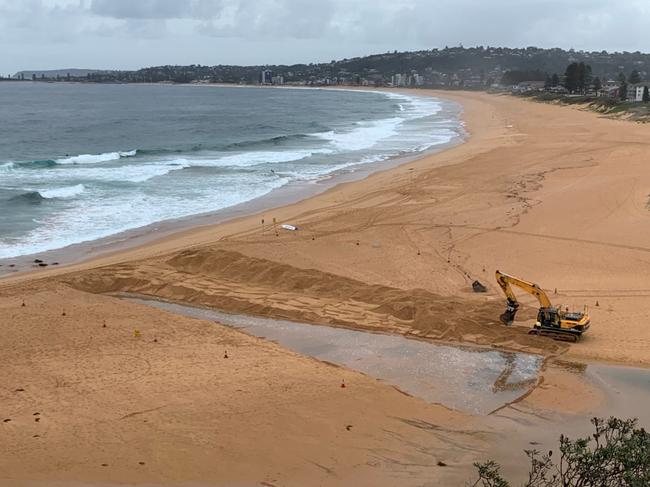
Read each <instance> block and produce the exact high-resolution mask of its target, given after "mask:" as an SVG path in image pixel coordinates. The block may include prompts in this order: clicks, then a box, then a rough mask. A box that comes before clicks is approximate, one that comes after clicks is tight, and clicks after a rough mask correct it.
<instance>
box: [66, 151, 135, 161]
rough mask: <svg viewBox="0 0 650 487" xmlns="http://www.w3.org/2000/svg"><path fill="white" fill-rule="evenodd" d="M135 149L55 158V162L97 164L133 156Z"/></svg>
mask: <svg viewBox="0 0 650 487" xmlns="http://www.w3.org/2000/svg"><path fill="white" fill-rule="evenodd" d="M136 153H137V150H130V151H120V152H105V153H103V154H80V155H78V156H72V157H64V158H63V159H57V160H56V161H55V162H56V163H57V164H98V163H100V162H109V161H117V160H119V159H121V158H122V157H133V156H135V155H136Z"/></svg>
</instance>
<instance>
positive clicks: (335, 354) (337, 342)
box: [128, 297, 543, 415]
mask: <svg viewBox="0 0 650 487" xmlns="http://www.w3.org/2000/svg"><path fill="white" fill-rule="evenodd" d="M128 299H129V300H130V301H133V302H137V303H140V304H145V305H148V306H154V307H156V308H160V309H163V310H166V311H170V312H172V313H177V314H180V315H184V316H190V317H194V318H200V319H205V320H212V321H218V322H219V323H222V324H224V325H228V326H231V327H234V328H237V329H239V330H242V331H244V332H246V333H248V334H250V335H253V336H256V337H260V338H265V339H267V340H272V341H275V342H277V343H278V344H280V345H281V346H283V347H285V348H288V349H290V350H293V351H295V352H298V353H301V354H303V355H308V356H310V357H314V358H316V359H319V360H324V361H327V362H331V363H334V364H337V365H340V366H343V367H346V368H349V369H352V370H356V371H359V372H362V373H364V374H366V375H368V376H370V377H374V378H375V379H378V380H381V381H384V382H386V383H387V384H390V385H393V386H395V387H397V388H399V389H400V390H402V391H404V392H406V393H408V394H411V395H413V396H416V397H419V398H421V399H424V400H425V401H427V402H430V403H439V404H442V405H444V406H446V407H449V408H452V409H456V410H461V411H467V412H470V413H474V414H482V415H485V414H489V413H490V412H492V411H494V410H495V409H497V408H499V407H501V406H503V405H504V404H506V403H509V402H511V401H514V400H515V399H517V398H518V397H520V396H522V395H523V394H525V393H526V392H528V391H529V389H530V388H531V387H533V386H534V385H535V384H536V381H537V375H538V373H539V370H540V367H541V365H542V360H543V358H542V357H541V356H539V355H532V354H525V353H513V352H504V351H499V350H491V349H482V348H472V347H465V346H462V347H456V346H450V345H440V344H438V343H432V342H427V341H422V340H415V339H409V338H405V337H403V336H400V335H386V334H378V333H371V332H367V331H357V330H349V329H344V328H334V327H330V326H321V325H310V324H306V323H295V322H291V321H284V320H276V319H271V318H260V317H255V316H245V315H232V314H228V313H223V312H219V311H215V310H211V309H204V308H196V307H191V306H185V305H179V304H172V303H167V302H162V301H156V300H149V299H140V298H132V297H129V298H128Z"/></svg>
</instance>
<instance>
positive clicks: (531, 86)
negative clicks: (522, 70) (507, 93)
mask: <svg viewBox="0 0 650 487" xmlns="http://www.w3.org/2000/svg"><path fill="white" fill-rule="evenodd" d="M543 89H544V81H537V80H534V81H522V82H520V83H517V84H516V85H515V86H513V88H512V90H513V91H515V92H518V93H524V92H527V91H542V90H543Z"/></svg>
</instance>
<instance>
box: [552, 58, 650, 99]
mask: <svg viewBox="0 0 650 487" xmlns="http://www.w3.org/2000/svg"><path fill="white" fill-rule="evenodd" d="M617 81H618V97H619V99H620V100H621V101H626V100H627V95H628V86H629V85H637V84H639V83H641V82H642V81H643V80H642V78H641V74H640V73H639V72H638V71H637V70H636V69H635V70H632V72H631V73H630V75H629V76H625V73H619V75H618V80H617ZM544 86H545V88H547V89H549V88H555V87H558V86H562V87H564V88H565V89H566V90H567V91H568V92H569V93H570V94H581V95H586V94H587V93H589V92H591V91H593V92H596V94H600V92H601V90H602V89H603V82H602V80H601V79H600V78H599V77H598V76H593V73H592V69H591V66H590V65H589V64H586V63H584V62H579V63H578V62H573V63H571V64H569V65H568V66H567V68H566V70H565V72H564V76H563V77H562V79H560V76H558V74H557V73H554V74H553V75H548V74H547V75H546V77H545V82H544ZM642 101H643V102H644V103H648V102H650V92H649V91H648V86H644V87H643V98H642Z"/></svg>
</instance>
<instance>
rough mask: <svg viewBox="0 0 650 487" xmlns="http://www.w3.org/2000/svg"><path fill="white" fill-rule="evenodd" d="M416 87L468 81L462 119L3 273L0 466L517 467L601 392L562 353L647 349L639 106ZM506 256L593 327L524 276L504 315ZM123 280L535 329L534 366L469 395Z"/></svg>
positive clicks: (119, 471)
mask: <svg viewBox="0 0 650 487" xmlns="http://www.w3.org/2000/svg"><path fill="white" fill-rule="evenodd" d="M424 93H430V94H432V95H435V96H441V97H445V98H447V99H450V100H453V101H455V102H457V103H459V104H461V105H462V107H463V110H464V112H463V115H462V118H463V120H464V121H465V123H466V129H467V131H468V133H469V134H470V136H469V138H468V140H467V141H466V142H465V143H463V144H460V145H458V146H455V147H452V148H449V149H447V150H444V151H442V152H439V153H435V154H431V155H427V156H425V157H422V158H419V159H417V160H413V161H409V162H408V163H406V164H403V165H401V166H399V167H397V168H393V169H389V170H386V171H383V172H378V173H375V174H372V175H370V176H368V177H367V178H365V179H363V180H361V181H352V182H348V183H344V184H340V185H337V186H335V187H333V188H331V189H329V190H327V191H326V192H324V193H322V194H319V195H316V196H314V197H311V198H309V199H306V200H304V201H300V202H298V203H295V204H290V205H287V206H283V207H281V208H276V209H273V210H269V211H263V212H261V213H258V214H255V215H252V216H245V217H240V218H237V219H234V220H231V221H228V222H225V223H222V224H219V225H212V226H204V227H201V228H195V229H188V230H183V231H181V232H178V233H175V234H172V235H167V236H164V237H163V238H160V239H158V240H155V241H152V242H147V243H146V244H144V245H139V246H136V247H133V248H128V249H120V250H116V251H113V252H110V253H105V254H102V255H100V256H97V257H94V258H91V259H89V260H86V261H84V262H81V263H78V264H73V265H70V266H59V267H57V268H51V267H50V268H47V269H44V270H37V271H34V272H30V273H24V274H17V275H13V276H9V277H5V278H3V279H1V280H0V326H1V327H2V330H3V331H4V333H3V334H2V335H0V363H2V364H3V367H4V369H3V372H4V373H3V374H1V375H0V398H1V404H2V410H1V411H0V415H1V416H2V417H0V421H3V422H2V423H0V485H48V486H51V485H78V484H75V483H85V484H90V485H107V484H152V485H266V486H280V485H292V486H293V485H295V486H299V485H373V486H376V485H387V486H389V485H464V482H466V481H468V480H470V479H471V478H472V477H473V467H472V463H473V462H474V461H478V460H484V459H487V458H492V457H494V456H496V457H497V458H498V459H500V460H501V461H502V462H503V463H504V464H505V466H506V468H507V469H509V470H510V471H513V472H515V473H516V474H521V473H522V467H523V468H524V469H525V465H521V462H520V464H519V466H517V462H516V461H515V459H512V460H511V461H510V462H511V463H510V464H508V458H510V457H512V456H513V455H517V456H518V458H523V456H520V457H519V455H521V454H520V452H521V449H522V447H525V446H526V442H527V441H528V440H529V438H530V435H531V434H539V435H540V436H543V435H544V434H545V435H546V436H545V437H544V440H549V441H551V440H552V439H553V437H555V436H556V435H559V432H561V431H563V429H562V427H563V424H564V426H566V428H568V429H569V431H573V430H575V431H578V430H579V428H581V427H583V426H584V420H585V418H588V417H589V415H591V414H592V413H594V412H596V411H600V412H602V411H603V404H605V400H606V396H607V390H605V389H603V387H602V386H600V387H599V386H598V385H597V384H594V383H593V382H590V381H589V380H587V379H585V378H583V377H582V376H581V375H579V374H576V373H575V371H574V370H567V367H563V366H560V365H558V364H562V363H564V364H566V363H570V364H581V363H588V362H599V363H608V364H622V365H628V366H635V367H648V366H650V353H648V349H649V347H650V327H648V326H647V323H648V321H649V320H650V286H649V285H648V283H647V276H648V274H649V272H650V225H648V223H649V222H650V210H649V209H648V198H649V196H648V195H649V194H650V170H648V167H647V164H648V162H649V161H650V137H649V135H650V128H649V127H648V126H647V125H641V124H634V123H629V122H625V121H620V120H612V119H607V118H600V117H598V116H597V115H596V114H594V113H592V112H586V111H581V110H578V109H575V108H568V107H560V106H555V105H550V104H540V103H534V102H529V101H524V100H522V99H518V98H514V97H509V96H497V95H488V94H483V93H474V92H442V93H437V92H426V91H424V90H418V94H424ZM262 220H264V224H262ZM274 221H275V222H276V223H275V225H274V224H273V222H274ZM283 223H287V224H291V225H296V226H298V228H299V230H298V231H295V232H294V231H286V230H284V229H282V228H281V227H280V225H281V224H283ZM496 269H499V270H502V271H504V272H508V273H511V274H514V275H517V276H521V277H523V278H525V279H529V280H532V281H534V282H536V283H538V284H540V285H541V286H542V287H544V288H545V289H546V290H547V291H548V292H549V295H550V296H551V298H552V300H553V301H554V302H555V303H562V304H563V305H567V306H570V307H572V308H579V309H581V308H582V307H583V306H584V305H587V306H588V307H589V311H590V314H591V320H592V327H591V329H590V330H589V332H588V333H587V334H586V335H585V336H584V338H583V339H582V340H581V341H580V342H579V343H575V344H567V343H560V342H555V341H552V340H550V339H547V338H539V337H534V336H530V335H528V334H527V331H528V329H529V328H530V326H531V324H532V322H533V321H534V317H535V311H536V304H537V303H536V302H535V301H534V300H533V299H531V297H530V296H523V295H522V296H521V299H522V302H523V303H525V304H526V305H528V306H527V307H526V308H525V309H523V310H522V311H521V312H520V314H519V316H518V320H517V322H516V323H515V325H514V326H513V327H510V328H506V327H504V326H503V325H501V324H500V322H499V319H498V316H499V314H500V313H501V312H502V311H503V308H504V299H503V297H502V295H501V294H500V291H499V289H498V288H497V286H496V283H495V281H494V271H495V270H496ZM474 280H479V281H480V282H482V283H483V284H484V285H486V286H487V287H488V292H487V293H485V294H476V293H473V292H472V288H471V284H472V282H473V281H474ZM121 293H129V294H136V295H141V296H147V297H152V298H159V299H164V300H167V301H172V302H178V303H184V304H190V305H196V306H202V307H208V308H214V309H218V310H221V311H226V312H230V313H237V314H249V315H255V316H263V317H269V318H277V319H287V320H292V321H298V322H305V323H313V324H316V325H329V326H332V327H341V328H351V329H360V330H369V331H376V332H382V333H394V334H400V335H406V336H409V337H412V338H416V339H422V340H429V341H432V342H442V343H452V344H469V345H472V346H478V347H484V348H498V349H503V350H510V351H516V352H527V353H534V354H539V355H541V356H543V357H544V360H545V366H544V369H543V371H542V376H541V380H540V381H538V383H537V384H536V386H537V387H535V388H534V389H533V390H531V391H530V394H529V395H527V396H526V397H525V398H523V399H522V400H521V401H519V402H518V403H517V404H515V405H511V406H506V407H505V409H503V410H501V411H500V412H499V413H498V414H495V415H490V416H473V415H470V414H467V413H463V412H459V411H452V410H450V409H448V408H445V407H444V406H442V405H439V404H429V403H427V402H425V401H423V400H421V399H419V398H417V397H413V396H410V395H407V394H404V393H403V392H400V391H399V390H398V389H396V388H394V387H391V386H390V385H388V384H386V383H383V382H381V381H377V380H375V379H373V378H370V377H368V376H366V375H363V374H360V373H358V372H354V371H352V370H347V369H344V368H340V367H335V366H333V365H331V364H327V363H324V362H320V361H317V360H315V359H312V358H310V357H306V356H303V355H299V354H297V353H294V352H291V351H288V350H287V349H285V348H283V347H281V346H280V345H278V344H276V343H273V342H271V341H267V340H264V339H260V338H254V337H252V336H249V335H247V334H245V333H242V332H241V331H238V330H234V329H232V328H228V327H225V326H222V325H220V324H218V323H214V322H210V321H205V320H198V319H192V318H187V317H182V316H179V315H176V314H173V313H170V312H165V311H160V310H155V309H152V308H150V307H147V306H144V305H141V304H135V303H131V302H127V301H125V300H123V299H121V298H120V297H119V296H118V295H119V294H121ZM342 385H345V387H342ZM646 399H647V398H646ZM642 400H643V399H641V401H642ZM558 417H561V418H562V421H563V422H564V423H563V424H562V423H558V421H557V418H558ZM522 418H525V419H522ZM567 418H573V419H571V420H569V419H567ZM549 425H553V426H552V427H550V426H549ZM571 425H574V426H571ZM646 426H647V425H646ZM574 427H575V429H572V428H574ZM542 432H544V433H542ZM503 438H511V439H512V441H510V442H508V445H506V446H504V444H503V443H504V442H503ZM540 441H541V440H540Z"/></svg>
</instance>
